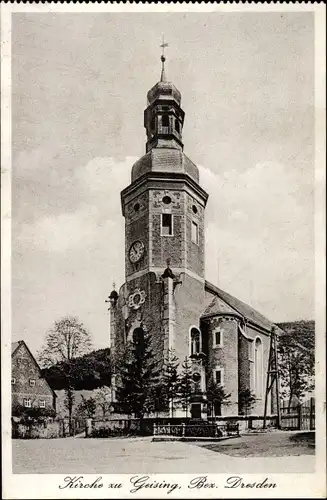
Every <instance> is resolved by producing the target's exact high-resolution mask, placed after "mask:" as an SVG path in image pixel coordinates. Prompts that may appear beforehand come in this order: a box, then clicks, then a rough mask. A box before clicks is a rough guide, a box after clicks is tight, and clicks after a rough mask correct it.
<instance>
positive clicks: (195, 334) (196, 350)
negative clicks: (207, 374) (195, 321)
mask: <svg viewBox="0 0 327 500" xmlns="http://www.w3.org/2000/svg"><path fill="white" fill-rule="evenodd" d="M200 352H201V332H200V331H199V329H198V328H195V327H193V328H191V356H193V355H195V354H200Z"/></svg>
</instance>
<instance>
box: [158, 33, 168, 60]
mask: <svg viewBox="0 0 327 500" xmlns="http://www.w3.org/2000/svg"><path fill="white" fill-rule="evenodd" d="M160 47H161V48H162V55H161V57H165V48H166V47H169V44H168V43H166V42H165V35H162V44H161V45H160Z"/></svg>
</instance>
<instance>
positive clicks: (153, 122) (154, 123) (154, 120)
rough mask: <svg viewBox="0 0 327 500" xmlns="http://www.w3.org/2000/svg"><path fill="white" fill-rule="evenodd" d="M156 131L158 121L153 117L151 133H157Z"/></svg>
mask: <svg viewBox="0 0 327 500" xmlns="http://www.w3.org/2000/svg"><path fill="white" fill-rule="evenodd" d="M155 130H156V119H155V117H154V116H153V117H152V119H151V132H155Z"/></svg>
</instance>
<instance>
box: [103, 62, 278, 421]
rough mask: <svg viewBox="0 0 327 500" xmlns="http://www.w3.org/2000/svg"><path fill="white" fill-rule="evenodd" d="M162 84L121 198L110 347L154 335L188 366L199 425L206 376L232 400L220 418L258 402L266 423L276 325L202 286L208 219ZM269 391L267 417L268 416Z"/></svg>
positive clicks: (175, 104) (170, 94) (192, 411)
mask: <svg viewBox="0 0 327 500" xmlns="http://www.w3.org/2000/svg"><path fill="white" fill-rule="evenodd" d="M161 61H162V70H161V77H160V81H159V82H158V83H156V84H155V85H154V86H153V87H152V88H151V89H150V90H149V92H148V94H147V108H146V109H145V111H144V127H145V130H146V152H145V155H144V156H142V158H140V159H139V160H138V161H137V162H136V163H135V164H134V165H133V167H132V171H131V182H130V184H129V185H128V186H126V188H125V189H124V190H123V191H122V192H121V207H122V214H123V216H124V218H125V283H124V284H123V285H122V286H121V287H120V289H119V293H117V292H116V290H113V291H112V292H111V295H110V297H109V298H110V302H111V306H110V332H111V349H112V350H113V351H115V350H116V349H119V347H120V346H122V345H124V344H126V342H128V341H130V340H132V339H133V333H134V332H135V330H136V329H138V328H144V329H146V330H147V331H149V332H151V336H152V343H153V349H154V351H155V352H156V354H157V355H158V356H159V357H161V359H163V358H164V356H165V354H166V353H167V352H168V350H169V349H173V350H174V353H175V355H176V356H177V357H178V359H179V360H180V362H181V363H182V362H183V361H184V359H185V357H189V360H190V362H191V364H192V373H193V380H194V384H195V387H196V391H195V395H194V397H193V400H192V401H191V403H190V408H189V415H190V416H192V417H194V418H206V415H207V405H206V398H205V392H206V386H207V383H208V380H209V378H212V379H213V380H214V381H215V382H216V383H217V384H222V385H223V386H224V388H225V391H226V392H227V393H228V394H231V397H230V403H229V404H228V405H226V406H225V405H223V408H222V415H234V416H237V415H239V413H240V407H239V394H240V392H241V391H244V390H246V389H248V390H250V391H251V393H253V394H254V395H255V398H256V402H255V405H254V407H253V409H252V414H255V415H263V412H264V403H265V388H266V379H267V370H268V357H269V346H270V335H271V330H272V327H273V324H272V323H271V322H270V321H269V320H268V319H266V318H265V317H264V316H263V315H261V314H260V313H259V312H257V311H255V310H254V309H253V308H252V307H250V306H248V305H247V304H245V303H243V302H241V301H240V300H238V299H237V298H236V297H233V296H232V295H230V294H228V293H227V292H225V291H223V290H221V289H219V288H218V287H216V286H215V285H213V284H212V283H210V282H209V281H207V280H206V278H205V272H204V269H205V222H204V221H205V211H206V203H207V200H208V193H206V192H205V191H204V189H203V188H202V187H201V185H200V181H199V170H198V167H197V166H196V165H195V164H194V163H193V162H192V160H190V158H188V157H187V156H186V154H185V153H184V144H183V126H184V118H185V113H184V111H183V109H182V107H181V93H180V91H179V90H178V89H177V88H176V87H175V85H174V84H173V83H171V82H169V81H168V79H167V77H166V73H165V57H164V55H162V56H161ZM273 394H274V391H271V393H270V395H269V399H268V414H270V413H271V412H273V411H274V407H275V401H274V399H275V397H274V396H273Z"/></svg>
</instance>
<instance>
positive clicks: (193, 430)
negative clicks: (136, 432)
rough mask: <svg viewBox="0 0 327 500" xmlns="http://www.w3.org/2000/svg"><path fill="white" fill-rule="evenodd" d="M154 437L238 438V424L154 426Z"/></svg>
mask: <svg viewBox="0 0 327 500" xmlns="http://www.w3.org/2000/svg"><path fill="white" fill-rule="evenodd" d="M153 435H154V436H169V437H177V438H184V437H194V438H197V437H207V438H210V437H212V438H217V437H223V436H238V435H239V425H238V423H232V422H226V423H220V422H219V423H216V424H207V423H198V424H195V423H194V424H184V423H182V424H170V423H168V424H154V426H153Z"/></svg>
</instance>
